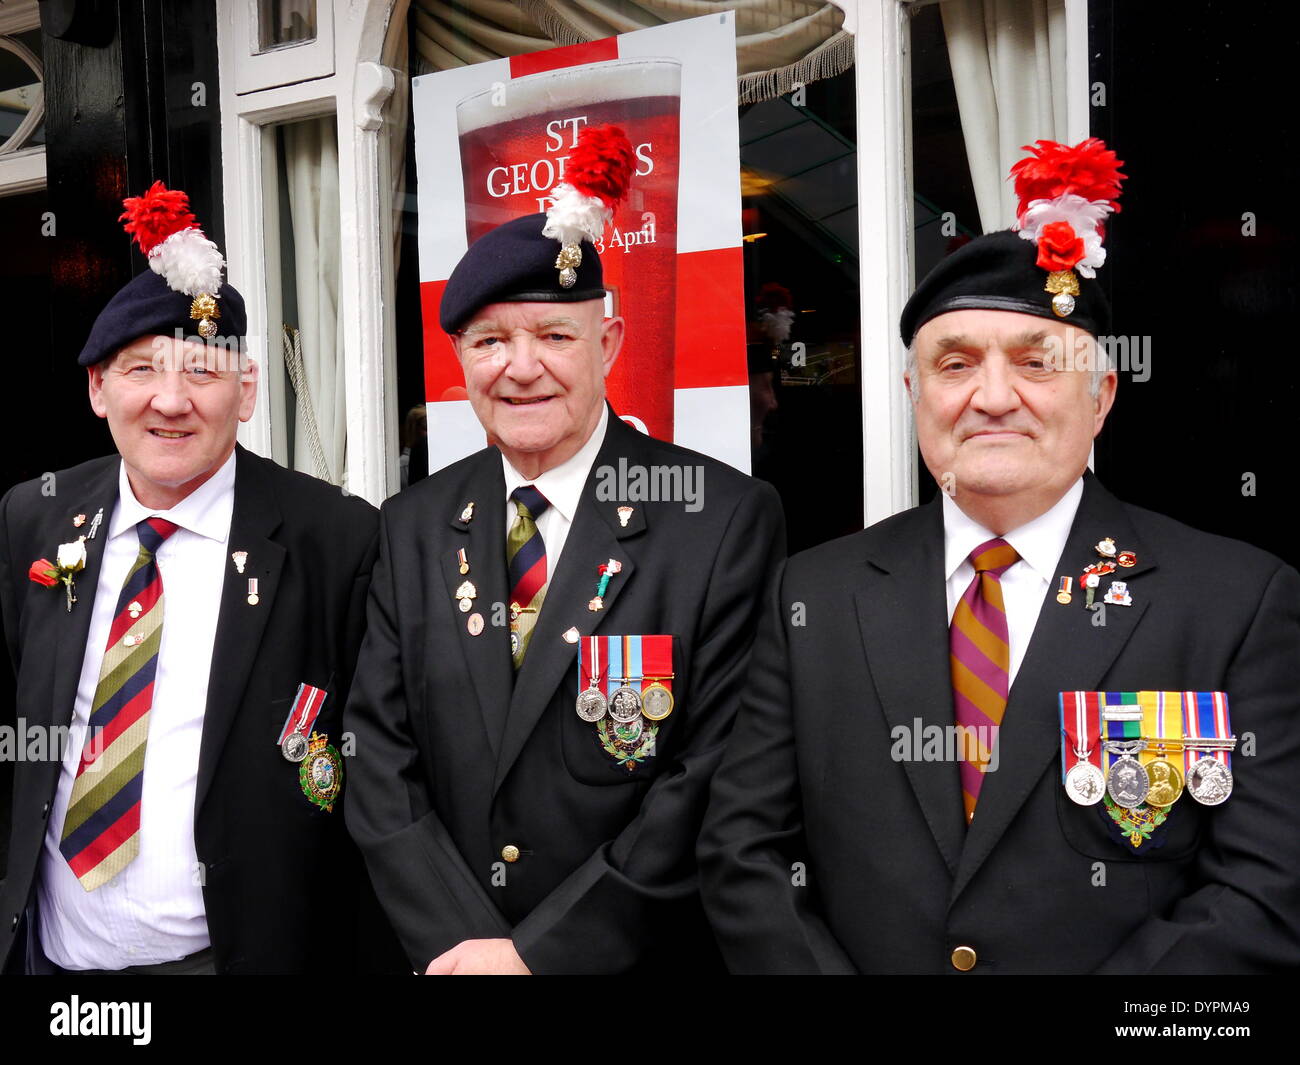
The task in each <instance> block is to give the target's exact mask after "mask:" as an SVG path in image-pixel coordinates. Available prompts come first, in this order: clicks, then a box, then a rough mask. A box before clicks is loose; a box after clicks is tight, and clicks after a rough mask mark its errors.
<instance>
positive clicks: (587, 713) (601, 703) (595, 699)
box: [576, 688, 609, 721]
mask: <svg viewBox="0 0 1300 1065" xmlns="http://www.w3.org/2000/svg"><path fill="white" fill-rule="evenodd" d="M576 709H577V711H578V716H579V717H580V718H582V720H583V721H599V720H600V719H601V718H602V717H604V716H605V712H606V711H607V710H608V709H609V703H608V701H607V700H606V699H605V694H604V693H603V692H602V691H601V690H600V689H599V688H587V689H585V690H583V691H580V692H578V703H577V707H576Z"/></svg>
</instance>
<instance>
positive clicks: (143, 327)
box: [77, 270, 248, 366]
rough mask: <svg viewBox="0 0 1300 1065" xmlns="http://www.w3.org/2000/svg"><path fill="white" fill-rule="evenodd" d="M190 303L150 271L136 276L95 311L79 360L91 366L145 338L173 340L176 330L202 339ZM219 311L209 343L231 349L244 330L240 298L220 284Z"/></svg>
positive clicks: (244, 317) (241, 297)
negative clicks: (96, 314)
mask: <svg viewBox="0 0 1300 1065" xmlns="http://www.w3.org/2000/svg"><path fill="white" fill-rule="evenodd" d="M192 302H193V298H192V297H190V296H187V295H185V294H184V293H183V292H175V291H173V290H172V289H170V288H168V287H167V282H166V281H164V280H163V279H162V277H161V276H160V275H158V274H155V273H154V272H153V271H152V270H145V271H144V272H143V273H139V274H136V276H135V277H133V278H131V280H130V281H128V282H127V283H126V284H125V285H123V286H122V287H121V288H120V289H118V290H117V293H116V295H114V296H113V298H112V299H111V300H109V301H108V305H107V306H105V308H104V309H103V310H102V311H100V312H99V317H98V318H96V319H95V324H94V325H93V326H91V327H90V336H89V338H87V340H86V346H85V347H83V348H82V349H81V354H80V355H79V356H78V357H77V362H79V363H80V364H81V365H82V366H94V365H95V363H97V362H103V360H104V359H107V358H108V357H109V356H110V355H115V354H117V352H118V351H120V350H121V349H122V348H124V347H126V345H128V344H130V343H131V342H132V341H133V340H138V339H139V338H140V337H143V336H166V337H170V336H175V334H176V330H178V329H179V330H180V331H181V335H182V336H183V337H184V338H185V339H186V340H194V341H200V340H202V339H203V338H202V337H200V336H199V323H198V322H197V321H196V320H195V319H193V318H191V317H190V304H191V303H192ZM217 308H218V310H219V311H220V312H221V317H220V318H218V319H217V335H216V336H215V337H213V338H212V343H214V344H215V343H221V344H223V345H224V346H226V347H227V348H229V347H230V346H231V344H232V341H234V340H235V339H236V338H238V339H239V340H240V341H242V340H243V338H244V336H245V334H246V333H247V332H248V316H247V314H246V313H245V311H244V297H243V296H241V295H240V294H239V292H238V291H237V290H236V289H235V288H234V287H233V286H231V285H222V286H221V289H220V291H219V293H218V296H217Z"/></svg>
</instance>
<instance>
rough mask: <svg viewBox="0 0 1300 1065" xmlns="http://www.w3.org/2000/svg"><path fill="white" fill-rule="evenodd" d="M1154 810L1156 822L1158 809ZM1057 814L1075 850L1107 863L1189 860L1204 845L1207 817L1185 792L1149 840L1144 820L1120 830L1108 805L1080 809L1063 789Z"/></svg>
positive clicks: (1058, 795) (1058, 791) (1059, 790)
mask: <svg viewBox="0 0 1300 1065" xmlns="http://www.w3.org/2000/svg"><path fill="white" fill-rule="evenodd" d="M1150 809H1151V810H1152V814H1151V816H1152V819H1153V820H1154V816H1155V808H1150ZM1056 813H1057V818H1058V820H1059V821H1060V825H1061V834H1062V835H1063V836H1064V837H1065V840H1066V842H1067V843H1068V844H1069V845H1070V846H1071V847H1073V848H1074V849H1075V850H1076V851H1078V852H1079V853H1080V854H1083V855H1085V856H1087V857H1089V858H1096V859H1098V860H1100V861H1107V862H1109V861H1126V862H1173V861H1179V860H1181V859H1184V858H1187V857H1188V856H1190V855H1191V854H1192V853H1193V852H1194V851H1195V850H1196V848H1197V846H1198V845H1199V843H1200V838H1201V829H1202V820H1203V818H1204V814H1203V813H1202V812H1201V810H1200V809H1199V808H1198V807H1197V803H1196V800H1194V799H1192V798H1191V797H1189V796H1188V795H1187V794H1186V793H1184V794H1183V795H1182V797H1181V798H1179V799H1178V801H1177V802H1175V803H1174V804H1173V805H1172V806H1169V807H1166V808H1165V816H1164V818H1163V819H1162V820H1161V822H1160V823H1159V824H1152V825H1150V835H1149V837H1143V835H1142V833H1141V828H1142V827H1144V824H1143V819H1142V818H1141V817H1139V818H1136V819H1133V823H1130V824H1128V825H1125V826H1123V827H1120V826H1118V825H1117V824H1116V822H1115V820H1114V818H1113V817H1112V816H1111V814H1110V813H1109V812H1108V811H1107V808H1106V804H1105V802H1099V803H1097V804H1095V805H1093V806H1080V805H1079V804H1078V803H1076V802H1072V801H1071V800H1070V798H1069V796H1068V795H1066V794H1065V789H1064V788H1061V787H1058V788H1057V789H1056ZM1112 825H1115V826H1116V827H1114V828H1112V827H1111V826H1112ZM1135 833H1136V834H1137V837H1138V839H1139V840H1140V841H1141V842H1140V844H1139V845H1138V846H1134V845H1133V843H1132V837H1133V835H1134V834H1135ZM1121 836H1122V837H1123V838H1121Z"/></svg>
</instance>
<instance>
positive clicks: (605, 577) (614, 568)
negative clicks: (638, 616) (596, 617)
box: [587, 558, 623, 614]
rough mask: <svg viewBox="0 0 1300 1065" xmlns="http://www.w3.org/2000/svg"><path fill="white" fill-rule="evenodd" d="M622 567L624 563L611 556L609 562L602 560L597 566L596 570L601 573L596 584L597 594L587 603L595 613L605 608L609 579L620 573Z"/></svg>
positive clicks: (589, 608) (588, 607)
mask: <svg viewBox="0 0 1300 1065" xmlns="http://www.w3.org/2000/svg"><path fill="white" fill-rule="evenodd" d="M622 569H623V563H621V562H620V561H619V560H618V559H616V558H611V559H610V560H609V561H608V562H602V563H601V564H600V565H599V566H597V567H596V572H597V573H599V574H600V580H599V582H597V584H596V594H595V595H594V596H593V597H592V599H591V601H590V602H589V603H588V604H587V609H588V610H590V611H591V612H592V613H593V614H594V613H595V612H596V611H597V610H602V609H604V606H605V592H606V591H607V590H608V589H609V579H610V578H611V577H613V576H614V574H616V573H619V572H620V571H621V570H622Z"/></svg>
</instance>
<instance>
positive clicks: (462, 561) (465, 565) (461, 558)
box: [456, 547, 469, 577]
mask: <svg viewBox="0 0 1300 1065" xmlns="http://www.w3.org/2000/svg"><path fill="white" fill-rule="evenodd" d="M456 561H457V562H458V563H459V565H458V567H457V568H458V569H459V570H460V575H461V576H462V577H463V576H465V574H467V573H468V572H469V556H468V555H466V554H465V549H464V548H463V547H461V548H458V549H457V551H456Z"/></svg>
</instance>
